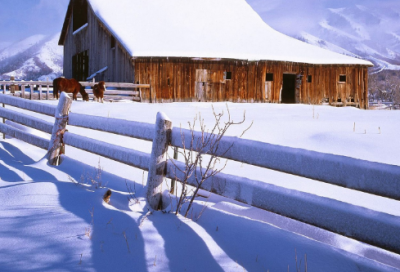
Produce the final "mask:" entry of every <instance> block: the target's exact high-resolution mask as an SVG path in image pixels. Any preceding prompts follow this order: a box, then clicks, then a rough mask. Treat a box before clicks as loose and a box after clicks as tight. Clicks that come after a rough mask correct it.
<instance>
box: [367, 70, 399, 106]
mask: <svg viewBox="0 0 400 272" xmlns="http://www.w3.org/2000/svg"><path fill="white" fill-rule="evenodd" d="M368 92H369V100H370V102H379V101H381V102H391V103H393V104H397V105H400V71H392V70H384V71H381V72H379V73H375V74H370V75H369V79H368Z"/></svg>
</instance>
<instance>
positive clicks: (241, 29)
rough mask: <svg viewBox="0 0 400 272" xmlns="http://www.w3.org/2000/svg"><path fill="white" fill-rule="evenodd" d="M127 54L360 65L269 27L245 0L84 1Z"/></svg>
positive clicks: (361, 63)
mask: <svg viewBox="0 0 400 272" xmlns="http://www.w3.org/2000/svg"><path fill="white" fill-rule="evenodd" d="M89 3H90V5H91V7H92V8H93V10H94V12H95V14H96V16H97V17H98V18H99V19H100V20H101V21H102V23H104V24H105V25H106V26H107V27H108V29H109V30H110V31H111V32H112V33H113V35H114V36H115V37H116V38H117V39H118V40H119V41H120V42H121V43H122V45H123V46H124V47H125V49H126V50H127V51H128V53H129V54H131V56H132V57H189V58H228V59H243V60H276V61H291V62H300V63H311V64H360V65H371V66H372V63H371V62H369V61H365V60H361V59H357V58H353V57H348V56H344V55H341V54H338V53H334V52H331V51H328V50H325V49H322V48H319V47H316V46H313V45H309V44H306V43H304V42H301V41H299V40H296V39H294V38H291V37H288V36H286V35H284V34H282V33H279V32H278V31H276V30H274V29H272V28H271V27H270V26H268V25H267V24H266V23H265V22H264V21H263V20H262V19H261V18H260V16H259V15H258V14H257V13H256V12H255V11H254V10H253V9H252V8H251V7H250V6H249V5H248V4H247V2H246V1H245V0H168V1H166V0H113V1H104V0H89Z"/></svg>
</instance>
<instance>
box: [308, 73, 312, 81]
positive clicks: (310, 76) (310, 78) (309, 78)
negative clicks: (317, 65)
mask: <svg viewBox="0 0 400 272" xmlns="http://www.w3.org/2000/svg"><path fill="white" fill-rule="evenodd" d="M307 82H308V83H311V82H312V75H308V76H307Z"/></svg>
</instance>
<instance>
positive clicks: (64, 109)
mask: <svg viewBox="0 0 400 272" xmlns="http://www.w3.org/2000/svg"><path fill="white" fill-rule="evenodd" d="M71 104H72V99H71V98H70V97H69V96H68V95H67V94H66V93H65V92H62V93H61V95H60V101H59V102H58V106H57V108H56V113H55V119H56V120H55V122H54V126H53V131H52V134H51V139H50V144H49V149H48V152H47V156H48V161H49V163H50V164H51V165H59V159H60V155H61V154H63V153H64V151H63V150H62V149H63V148H64V144H63V140H62V137H63V134H64V132H65V127H66V125H67V120H68V113H69V108H70V107H71Z"/></svg>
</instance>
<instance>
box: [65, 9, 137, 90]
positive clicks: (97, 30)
mask: <svg viewBox="0 0 400 272" xmlns="http://www.w3.org/2000/svg"><path fill="white" fill-rule="evenodd" d="M72 16H74V15H73V12H72ZM72 29H73V20H70V23H69V27H68V31H67V33H66V38H65V42H64V66H63V68H64V76H65V77H67V78H71V77H72V56H74V55H75V54H78V53H80V52H83V51H85V50H87V52H88V55H89V76H90V75H92V74H93V73H95V72H97V71H99V70H100V69H102V68H104V67H106V66H107V67H108V69H107V70H106V71H105V72H104V73H102V74H100V75H98V76H96V81H99V80H105V81H112V82H133V80H134V67H133V63H132V61H131V60H130V59H131V57H130V55H129V54H127V52H126V50H125V49H124V48H123V47H122V46H121V44H120V43H119V42H118V40H116V42H115V47H114V48H111V33H110V32H109V31H108V30H107V29H106V28H105V27H104V26H103V24H102V23H101V22H100V21H99V20H98V19H97V17H96V16H95V14H94V12H93V10H92V9H91V7H90V5H88V26H87V27H86V28H84V29H82V30H81V31H79V32H78V33H76V34H75V35H74V34H73V30H72Z"/></svg>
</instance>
